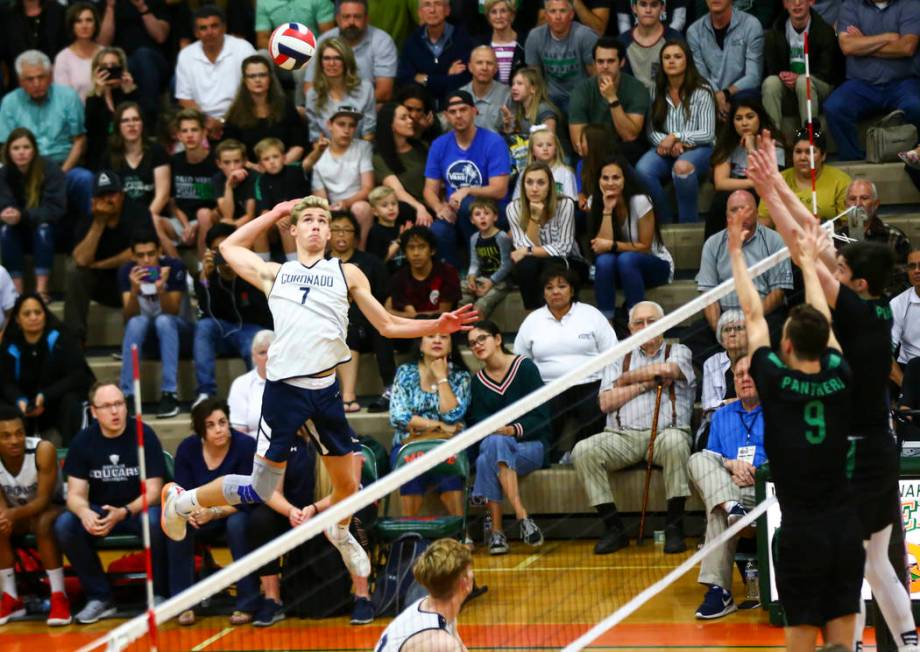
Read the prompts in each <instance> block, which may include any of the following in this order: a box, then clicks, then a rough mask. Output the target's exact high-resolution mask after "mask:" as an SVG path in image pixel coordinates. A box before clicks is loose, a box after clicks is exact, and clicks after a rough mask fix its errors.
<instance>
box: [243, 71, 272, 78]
mask: <svg viewBox="0 0 920 652" xmlns="http://www.w3.org/2000/svg"><path fill="white" fill-rule="evenodd" d="M244 76H245V77H246V79H268V73H267V72H247V73H246V74H245V75H244Z"/></svg>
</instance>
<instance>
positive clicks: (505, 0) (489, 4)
mask: <svg viewBox="0 0 920 652" xmlns="http://www.w3.org/2000/svg"><path fill="white" fill-rule="evenodd" d="M495 5H505V6H506V7H508V11H510V12H511V13H512V14H517V9H515V7H514V2H513V0H486V3H485V5H484V6H483V13H484V14H485V15H486V16H488V15H489V12H490V11H492V8H493V7H495Z"/></svg>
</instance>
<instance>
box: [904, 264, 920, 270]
mask: <svg viewBox="0 0 920 652" xmlns="http://www.w3.org/2000/svg"><path fill="white" fill-rule="evenodd" d="M907 269H920V263H907Z"/></svg>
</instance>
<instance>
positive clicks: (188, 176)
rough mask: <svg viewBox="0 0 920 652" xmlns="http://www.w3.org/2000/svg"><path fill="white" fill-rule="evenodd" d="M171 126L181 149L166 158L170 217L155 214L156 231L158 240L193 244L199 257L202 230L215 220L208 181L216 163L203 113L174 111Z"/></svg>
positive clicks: (212, 187) (206, 228)
mask: <svg viewBox="0 0 920 652" xmlns="http://www.w3.org/2000/svg"><path fill="white" fill-rule="evenodd" d="M175 128H176V135H177V137H178V139H179V143H180V144H181V145H182V147H183V148H184V151H181V152H178V153H176V154H173V155H172V157H171V158H170V161H169V165H170V169H171V170H172V186H171V188H172V190H171V192H172V202H171V204H172V212H173V217H171V218H164V217H159V216H157V217H156V218H155V224H156V228H157V235H159V236H160V240H163V239H164V238H165V239H168V240H169V241H170V242H178V243H181V244H184V245H188V246H191V245H193V244H194V245H196V247H197V250H198V260H201V259H202V257H203V256H204V248H205V247H204V234H205V233H207V232H208V229H210V228H211V226H212V225H213V224H214V221H215V216H214V207H215V201H214V200H215V198H214V186H213V183H212V181H213V179H214V175H215V174H217V166H216V165H215V164H214V157H213V156H211V151H210V150H209V149H208V148H207V145H206V142H205V133H206V132H205V118H204V114H202V113H201V112H200V111H197V110H196V109H183V110H181V111H179V113H178V115H176V121H175Z"/></svg>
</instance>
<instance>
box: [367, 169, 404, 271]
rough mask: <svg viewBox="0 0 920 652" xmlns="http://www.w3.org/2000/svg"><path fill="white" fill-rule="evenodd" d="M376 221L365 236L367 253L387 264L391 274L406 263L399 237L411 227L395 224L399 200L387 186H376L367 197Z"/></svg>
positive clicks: (394, 192)
mask: <svg viewBox="0 0 920 652" xmlns="http://www.w3.org/2000/svg"><path fill="white" fill-rule="evenodd" d="M367 201H368V202H369V203H370V205H371V208H372V209H373V211H374V217H375V218H376V221H375V222H374V226H372V227H371V230H370V233H368V234H367V249H366V251H367V253H369V254H373V255H374V256H377V257H378V258H379V259H380V260H382V261H383V262H385V263H386V264H387V269H388V270H389V271H390V273H391V274H392V273H393V272H395V271H396V270H398V269H399V268H400V267H402V266H403V264H404V263H405V262H406V257H405V256H403V254H402V251H401V250H400V247H399V235H400V233H402V232H403V231H405V230H406V229H408V228H409V227H411V226H412V223H411V222H403V223H402V224H397V218H398V217H399V200H397V199H396V191H395V190H393V189H392V188H390V187H389V186H377V187H376V188H374V189H373V190H371V192H370V194H369V195H368V196H367Z"/></svg>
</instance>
